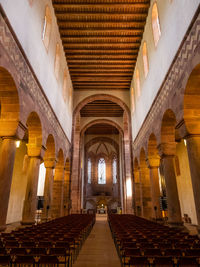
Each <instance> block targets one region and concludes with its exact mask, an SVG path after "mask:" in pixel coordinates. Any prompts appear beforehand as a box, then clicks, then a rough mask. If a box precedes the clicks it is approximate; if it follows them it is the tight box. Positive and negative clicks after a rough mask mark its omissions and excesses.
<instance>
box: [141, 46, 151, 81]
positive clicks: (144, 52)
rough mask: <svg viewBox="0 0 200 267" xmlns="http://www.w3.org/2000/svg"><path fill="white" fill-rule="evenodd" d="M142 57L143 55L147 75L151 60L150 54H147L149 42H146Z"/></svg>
mask: <svg viewBox="0 0 200 267" xmlns="http://www.w3.org/2000/svg"><path fill="white" fill-rule="evenodd" d="M142 57H143V65H144V76H145V78H146V77H147V74H148V72H149V62H148V55H147V43H146V42H144V44H143V48H142Z"/></svg>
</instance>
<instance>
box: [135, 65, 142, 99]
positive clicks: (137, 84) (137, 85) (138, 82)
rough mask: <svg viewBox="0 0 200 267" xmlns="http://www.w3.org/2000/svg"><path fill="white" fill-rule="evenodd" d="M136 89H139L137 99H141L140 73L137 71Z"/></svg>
mask: <svg viewBox="0 0 200 267" xmlns="http://www.w3.org/2000/svg"><path fill="white" fill-rule="evenodd" d="M136 88H137V97H140V93H141V89H140V73H139V70H138V69H136Z"/></svg>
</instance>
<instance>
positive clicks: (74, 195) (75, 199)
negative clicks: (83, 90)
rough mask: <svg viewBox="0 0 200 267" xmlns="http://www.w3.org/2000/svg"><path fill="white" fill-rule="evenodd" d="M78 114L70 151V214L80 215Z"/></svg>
mask: <svg viewBox="0 0 200 267" xmlns="http://www.w3.org/2000/svg"><path fill="white" fill-rule="evenodd" d="M80 194H81V190H80V114H79V116H78V118H76V121H75V125H74V129H73V151H72V178H71V199H72V209H71V212H72V213H80V210H81V203H80Z"/></svg>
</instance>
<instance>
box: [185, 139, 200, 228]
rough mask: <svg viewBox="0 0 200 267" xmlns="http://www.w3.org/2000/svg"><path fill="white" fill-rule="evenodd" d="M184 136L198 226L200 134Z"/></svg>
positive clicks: (199, 210)
mask: <svg viewBox="0 0 200 267" xmlns="http://www.w3.org/2000/svg"><path fill="white" fill-rule="evenodd" d="M186 138H187V139H186V140H187V152H188V159H189V164H190V173H191V180H192V187H193V193H194V201H195V208H196V214H197V222H198V225H199V227H200V135H189V136H187V137H186Z"/></svg>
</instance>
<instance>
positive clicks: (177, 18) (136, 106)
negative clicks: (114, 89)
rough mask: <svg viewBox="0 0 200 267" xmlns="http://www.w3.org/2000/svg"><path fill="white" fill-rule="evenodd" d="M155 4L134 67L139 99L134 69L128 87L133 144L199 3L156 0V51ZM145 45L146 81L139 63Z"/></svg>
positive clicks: (148, 18)
mask: <svg viewBox="0 0 200 267" xmlns="http://www.w3.org/2000/svg"><path fill="white" fill-rule="evenodd" d="M154 2H155V1H154V0H152V1H151V5H150V8H149V14H148V17H147V22H146V26H145V30H144V34H143V39H142V43H141V47H140V51H139V54H138V59H137V63H136V68H138V69H139V72H140V85H141V95H140V96H139V97H138V95H137V92H136V79H135V76H136V75H135V74H136V68H135V72H134V75H133V80H132V84H131V88H133V92H134V94H131V90H130V99H131V112H132V136H133V141H134V139H135V137H136V136H137V134H138V132H139V130H140V128H141V126H142V124H143V121H144V119H145V117H146V116H147V113H148V111H149V109H150V107H151V105H152V103H153V101H154V99H155V97H156V95H157V93H158V91H159V88H160V87H161V85H162V83H163V81H164V79H165V76H166V74H167V72H168V70H169V68H170V65H171V63H172V61H173V59H174V57H175V55H176V52H177V51H178V49H179V47H180V45H181V42H182V40H183V39H184V36H185V34H186V31H187V29H188V27H189V26H190V23H191V21H192V19H193V17H194V15H195V12H196V10H197V8H198V6H199V3H200V1H199V0H192V1H188V0H176V1H169V0H165V1H163V0H157V1H156V2H157V6H158V13H159V20H160V29H161V37H160V40H159V42H158V45H157V47H155V45H154V39H153V32H152V23H151V13H152V6H153V3H154ZM144 41H146V43H147V50H148V60H149V73H148V75H147V77H146V79H145V76H144V68H143V59H142V47H143V43H144Z"/></svg>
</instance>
